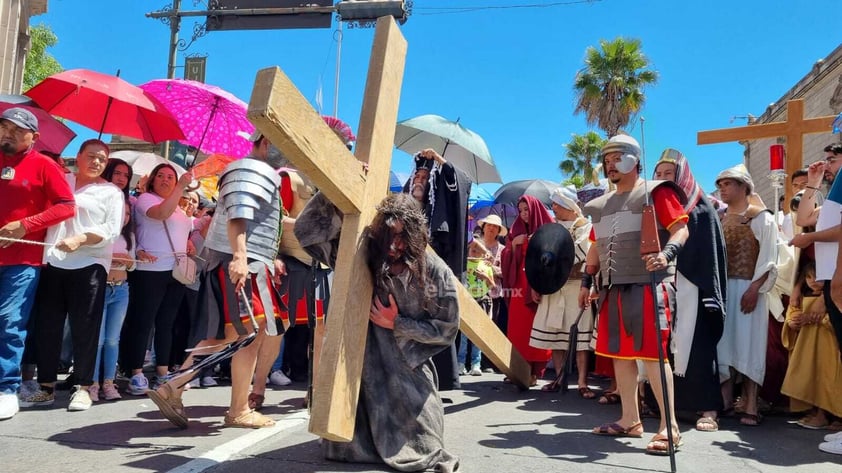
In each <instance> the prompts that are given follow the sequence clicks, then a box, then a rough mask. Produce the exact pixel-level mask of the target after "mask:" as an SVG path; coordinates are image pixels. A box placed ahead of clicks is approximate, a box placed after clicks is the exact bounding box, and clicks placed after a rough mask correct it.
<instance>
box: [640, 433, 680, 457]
mask: <svg viewBox="0 0 842 473" xmlns="http://www.w3.org/2000/svg"><path fill="white" fill-rule="evenodd" d="M672 439H673V450H674V451H676V452H677V451H678V450H679V448H680V447H681V446H682V445H684V443H683V442H682V441H681V435H678V434H676V435H673V436H672ZM646 453H648V454H650V455H662V456H665V455H669V454H670V450H669V438H668V437H667V436H666V435H664V434H655V436H654V437H652V440H650V441H649V444H647V445H646Z"/></svg>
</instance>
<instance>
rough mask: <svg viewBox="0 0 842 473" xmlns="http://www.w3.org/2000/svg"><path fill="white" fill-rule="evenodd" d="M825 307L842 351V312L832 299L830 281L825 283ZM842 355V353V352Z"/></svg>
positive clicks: (841, 353)
mask: <svg viewBox="0 0 842 473" xmlns="http://www.w3.org/2000/svg"><path fill="white" fill-rule="evenodd" d="M822 292H823V293H824V305H825V307H827V317H828V319H830V325H831V326H833V333H835V334H836V343H837V346H839V348H840V350H842V311H840V310H839V308H838V307H836V304H835V303H834V302H833V299H831V297H830V281H825V282H824V291H822ZM840 355H842V352H840Z"/></svg>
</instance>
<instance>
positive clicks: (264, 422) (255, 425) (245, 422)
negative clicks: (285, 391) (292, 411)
mask: <svg viewBox="0 0 842 473" xmlns="http://www.w3.org/2000/svg"><path fill="white" fill-rule="evenodd" d="M273 425H275V421H274V420H272V419H270V418H269V417H266V416H265V415H263V414H261V413H259V412H257V411H255V410H253V409H252V410H250V411H247V412H245V413H243V414H241V415H240V416H239V417H236V418H233V417H231V416H230V415H228V414H225V423H224V426H225V427H239V428H243V429H260V428H263V427H272V426H273Z"/></svg>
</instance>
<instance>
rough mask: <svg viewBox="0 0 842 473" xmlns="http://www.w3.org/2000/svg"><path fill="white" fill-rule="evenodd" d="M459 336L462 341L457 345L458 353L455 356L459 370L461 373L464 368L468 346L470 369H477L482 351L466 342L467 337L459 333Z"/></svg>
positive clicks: (468, 341)
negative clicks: (469, 347) (469, 349)
mask: <svg viewBox="0 0 842 473" xmlns="http://www.w3.org/2000/svg"><path fill="white" fill-rule="evenodd" d="M459 335H460V336H461V337H462V341H461V342H460V343H459V353H458V354H457V355H456V360H457V361H458V362H459V370H460V371H461V370H462V368H463V367H464V366H465V358H467V357H468V345H471V369H474V368H479V364H480V361H481V360H482V351H481V350H480V349H479V347H478V346H476V345H474V344H473V343H471V341H470V340H468V336H467V335H465V334H464V333H461V332H460V333H459Z"/></svg>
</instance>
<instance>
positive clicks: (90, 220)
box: [21, 140, 123, 411]
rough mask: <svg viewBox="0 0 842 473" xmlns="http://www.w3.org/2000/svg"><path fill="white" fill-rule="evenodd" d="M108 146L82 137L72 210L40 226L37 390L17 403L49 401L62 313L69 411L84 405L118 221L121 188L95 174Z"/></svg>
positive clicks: (52, 397) (71, 177) (99, 171)
mask: <svg viewBox="0 0 842 473" xmlns="http://www.w3.org/2000/svg"><path fill="white" fill-rule="evenodd" d="M108 152H109V150H108V146H107V145H106V144H105V143H103V142H102V141H100V140H88V141H86V142H84V143H82V147H81V148H80V149H79V154H77V155H76V166H77V167H78V169H79V170H78V171H77V172H76V174H67V175H66V177H67V181H68V182H69V184H70V187H71V188H72V189H74V196H75V198H76V215H75V216H74V217H73V218H71V219H68V220H65V221H64V222H61V223H59V224H58V225H55V226H52V227H50V228H49V229H48V230H47V238H46V239H45V242H46V243H48V244H53V245H54V246H48V247H46V249H45V251H44V267H43V269H42V270H41V279H40V282H39V285H38V295H37V298H36V301H37V303H36V307H35V310H34V311H33V316H34V317H35V333H34V335H35V337H36V346H37V348H36V351H37V355H38V356H37V357H38V383H39V384H40V389H39V390H38V391H36V392H34V393H32V394H30V395H29V396H27V397H26V398H24V399H23V400H22V401H21V406H24V407H30V406H41V405H49V404H52V403H53V401H54V400H55V394H54V390H55V382H56V378H57V374H58V373H57V371H58V364H59V357H60V352H61V339H62V332H63V328H64V321H65V318H66V317H67V318H69V321H70V333H71V337H72V340H73V372H74V374H75V375H76V379H77V380H78V382H79V385H80V386H77V388H76V391H75V392H74V393H73V395H72V397H71V398H70V405H69V406H68V407H67V409H68V410H70V411H82V410H87V409H88V408H89V407H90V406H91V399H90V396H89V394H88V388H89V387H90V386H91V384H93V375H94V364H95V362H96V352H97V340H98V338H99V328H100V324H101V322H102V310H103V305H104V301H105V288H106V277H107V275H108V268H109V267H110V266H111V259H112V255H111V250H112V246H113V244H114V240H115V239H116V238H117V235H119V234H120V228H121V226H122V225H121V224H122V221H123V193H122V192H121V191H120V189H118V188H117V187H116V186H114V185H113V184H111V183H110V182H108V181H106V180H105V179H103V178H102V177H101V174H102V171H103V170H104V169H105V164H106V162H107V161H108Z"/></svg>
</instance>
